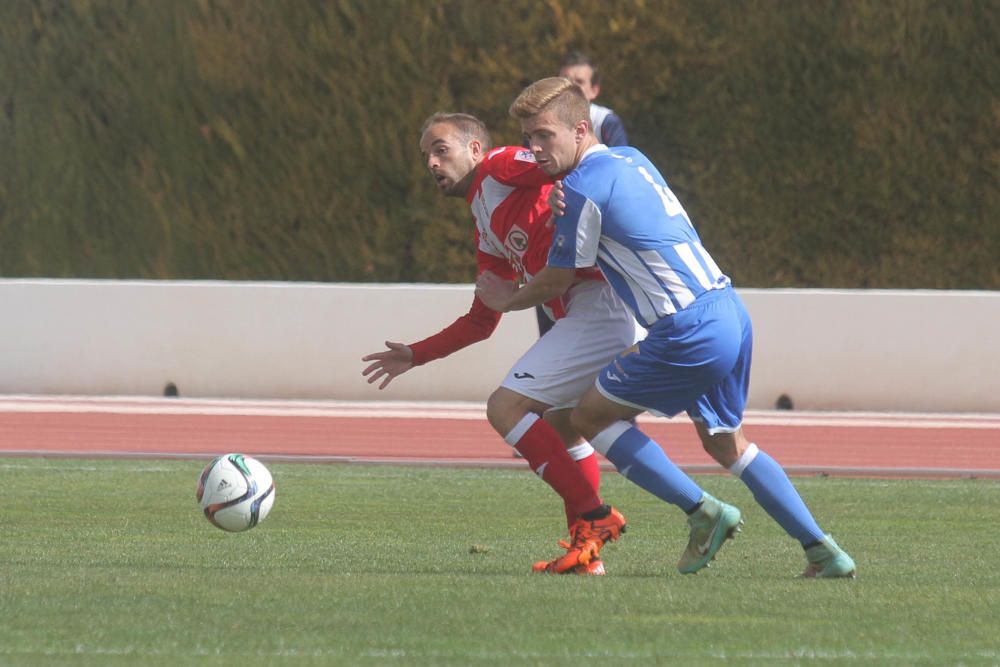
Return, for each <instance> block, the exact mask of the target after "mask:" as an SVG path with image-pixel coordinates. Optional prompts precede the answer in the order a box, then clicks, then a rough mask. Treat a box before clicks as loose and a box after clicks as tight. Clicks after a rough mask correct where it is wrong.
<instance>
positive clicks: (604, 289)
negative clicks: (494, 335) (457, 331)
mask: <svg viewBox="0 0 1000 667" xmlns="http://www.w3.org/2000/svg"><path fill="white" fill-rule="evenodd" d="M645 333H646V332H645V330H644V329H643V328H642V327H640V326H639V325H638V324H637V323H636V321H635V319H634V318H633V317H632V314H631V313H630V312H629V311H628V309H627V308H626V307H625V304H623V303H622V302H621V300H620V299H619V298H618V297H617V296H616V295H615V293H614V290H612V289H611V287H610V286H609V285H608V284H607V283H606V282H604V281H603V280H588V281H586V282H583V283H580V284H579V285H576V286H575V287H573V288H572V289H571V290H570V291H569V306H568V308H567V312H566V317H563V318H561V319H559V320H556V323H555V324H554V325H553V326H552V328H551V329H549V331H548V332H547V333H546V334H545V335H544V336H542V337H541V338H539V339H538V340H537V341H536V342H535V344H534V345H532V346H531V347H530V348H528V351H527V352H525V353H524V355H523V356H522V357H521V358H520V359H518V360H517V362H515V363H514V366H513V367H512V368H511V369H510V372H509V373H508V374H507V377H505V378H504V380H503V382H502V383H500V386H501V387H505V388H507V389H510V390H511V391H514V392H517V393H518V394H521V395H522V396H527V397H528V398H532V399H534V400H536V401H539V402H541V403H545V404H546V405H550V406H552V407H553V408H569V407H573V406H574V405H576V404H577V403H579V402H580V398H581V397H582V396H583V394H584V393H585V392H586V391H587V390H588V389H590V386H591V385H593V384H594V378H595V377H597V374H598V373H599V372H600V371H601V369H603V368H604V367H605V366H606V365H607V364H608V362H609V361H611V360H612V359H613V358H614V357H615V355H617V354H618V353H619V352H621V351H622V350H624V349H625V348H627V347H629V346H631V345H634V344H635V343H636V341H638V340H641V339H642V337H643V336H645Z"/></svg>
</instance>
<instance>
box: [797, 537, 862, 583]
mask: <svg viewBox="0 0 1000 667" xmlns="http://www.w3.org/2000/svg"><path fill="white" fill-rule="evenodd" d="M806 560H807V561H809V564H808V565H806V569H805V572H803V573H802V576H803V577H810V578H813V577H814V578H817V579H836V578H850V579H853V578H854V577H856V576H857V573H858V569H857V568H856V567H855V566H854V560H853V559H852V558H851V557H850V556H848V555H847V552H846V551H844V550H843V549H841V548H840V546H839V545H838V544H837V543H836V542H834V541H833V538H832V537H831V536H829V535H826V536H824V537H823V539H822V541H820V543H819V544H816V545H813V546H811V547H809V548H808V549H806Z"/></svg>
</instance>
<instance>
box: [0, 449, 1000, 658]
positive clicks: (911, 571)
mask: <svg viewBox="0 0 1000 667" xmlns="http://www.w3.org/2000/svg"><path fill="white" fill-rule="evenodd" d="M203 464H204V461H156V460H131V461H127V460H123V461H83V460H65V459H54V460H46V459H17V458H7V459H0V488H2V489H3V492H2V510H0V664H2V665H38V664H41V665H57V664H58V665H62V664H85V665H86V664H90V665H109V664H111V665H125V664H128V665H133V664H143V665H168V664H169V665H175V664H195V663H197V664H199V665H232V664H240V665H254V664H262V665H263V664H294V665H306V664H317V665H320V664H322V665H328V664H350V665H355V664H360V665H366V664H371V665H376V664H377V665H381V664H391V665H397V664H407V665H409V664H423V665H470V664H497V665H523V664H538V665H553V664H567V665H569V664H571V665H583V664H634V665H639V664H676V665H698V664H713V663H719V662H732V663H735V664H758V665H769V664H776V663H778V664H798V663H807V662H813V661H818V662H822V663H823V664H857V663H859V662H861V663H867V664H878V665H883V664H898V665H913V664H997V663H998V662H1000V638H998V629H997V628H998V623H1000V621H998V619H1000V568H998V567H997V562H996V561H997V555H998V553H1000V538H998V534H1000V531H998V525H997V524H998V522H1000V484H997V483H996V482H989V481H976V480H951V481H901V480H892V481H887V480H848V479H837V478H798V479H796V483H797V485H798V486H799V488H800V490H801V491H802V494H803V496H804V497H805V498H806V500H807V502H808V503H809V504H810V505H811V507H812V508H813V509H814V511H815V512H816V514H817V516H818V517H819V519H820V522H821V524H823V525H824V526H825V527H826V528H827V529H828V530H831V531H832V532H833V533H834V534H835V536H836V537H837V538H838V541H839V542H840V543H841V545H842V546H844V547H845V548H847V549H848V550H849V551H850V552H851V554H852V555H853V556H854V558H855V560H856V561H857V562H858V567H859V578H858V579H857V580H855V581H814V580H801V579H797V578H796V576H795V575H797V574H798V573H799V572H800V571H801V569H802V567H803V565H804V559H803V557H802V553H801V549H800V548H799V547H798V545H797V544H796V543H795V542H794V541H793V540H791V539H790V538H788V537H787V536H785V535H784V533H782V532H781V531H780V529H779V528H778V527H777V526H776V525H775V524H773V522H771V521H770V519H769V518H768V517H767V516H766V515H764V514H763V513H762V511H761V510H760V509H759V508H758V507H757V506H756V505H755V504H754V503H753V501H752V498H751V496H750V494H749V492H748V491H747V490H746V488H745V487H743V486H742V484H740V483H739V482H738V481H736V480H734V479H731V478H729V477H727V476H709V477H704V478H701V479H700V481H701V482H702V483H703V485H704V487H705V488H706V490H708V491H710V492H712V493H714V494H716V495H718V496H719V497H722V498H724V499H727V500H729V501H730V502H733V503H735V504H737V505H739V506H740V507H741V508H742V509H743V510H744V515H745V518H746V527H745V528H744V531H743V533H742V534H741V535H740V536H739V537H738V538H737V540H736V541H735V542H733V543H731V544H730V545H729V546H727V547H726V548H724V549H723V551H722V552H721V553H720V556H719V559H718V561H717V562H716V564H715V565H714V566H713V567H712V568H710V569H709V570H707V571H705V572H704V573H702V574H699V575H696V576H688V577H685V576H682V575H680V574H678V573H677V571H676V570H675V569H674V564H675V562H676V560H677V557H678V555H679V554H680V551H681V550H682V548H683V545H684V543H685V541H686V537H687V532H686V524H685V523H684V520H683V517H682V516H681V514H680V513H679V512H678V511H676V510H672V509H670V508H668V507H667V506H666V505H664V504H663V503H661V502H659V501H656V500H655V499H653V498H652V497H651V496H648V495H646V494H645V493H644V492H642V491H640V490H639V489H638V488H636V487H633V486H632V485H631V484H629V483H627V482H626V481H625V480H623V479H622V478H621V477H619V476H618V475H617V474H608V475H606V478H605V488H604V495H605V497H606V499H608V500H609V501H611V502H613V503H615V504H616V505H617V506H618V507H619V508H621V509H622V511H623V512H624V513H625V514H626V516H627V517H628V519H629V531H628V533H627V534H626V535H625V537H624V538H623V539H622V540H621V541H620V542H617V543H615V544H612V545H609V546H607V547H606V548H605V552H604V554H605V560H606V562H607V566H608V570H609V574H608V576H606V577H603V578H601V577H578V576H563V577H553V576H545V575H533V574H532V573H531V572H530V565H531V563H532V562H533V561H535V560H537V559H540V558H542V557H547V556H553V555H554V554H555V553H556V551H557V550H558V548H557V547H556V545H555V541H556V539H558V538H559V537H561V536H562V531H563V530H564V523H563V519H562V516H561V514H562V511H561V507H560V504H559V503H558V502H557V499H556V496H555V495H554V494H553V493H552V492H551V491H549V490H548V488H547V487H545V486H544V485H543V484H542V483H540V482H539V481H538V480H537V479H535V478H534V477H533V476H532V475H531V474H530V473H528V472H526V471H519V470H476V469H459V470H453V469H438V468H398V467H362V466H355V465H304V464H303V465H294V464H271V465H270V466H269V467H270V468H271V470H272V471H273V473H274V477H275V480H276V483H277V485H278V492H277V499H276V502H275V506H274V509H273V511H272V512H271V515H270V516H269V517H268V518H267V520H266V521H265V522H264V523H262V524H261V526H260V527H258V528H256V529H254V530H252V531H250V532H248V533H243V534H227V533H223V532H222V531H220V530H218V529H216V528H214V527H213V526H211V525H210V524H209V523H208V522H207V521H205V519H204V518H203V517H202V516H201V515H200V513H199V510H198V507H197V504H196V503H195V500H194V491H195V486H196V481H197V475H198V473H199V472H200V471H201V468H202V466H203Z"/></svg>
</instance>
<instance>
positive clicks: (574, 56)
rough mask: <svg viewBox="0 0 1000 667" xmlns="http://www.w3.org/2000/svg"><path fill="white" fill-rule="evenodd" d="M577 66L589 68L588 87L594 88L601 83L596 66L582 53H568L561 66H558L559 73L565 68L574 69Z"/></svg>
mask: <svg viewBox="0 0 1000 667" xmlns="http://www.w3.org/2000/svg"><path fill="white" fill-rule="evenodd" d="M577 65H586V66H587V67H589V68H590V72H591V74H590V85H592V86H596V85H598V84H600V83H601V75H600V73H599V72H598V71H597V65H595V64H594V61H593V60H591V59H590V58H589V57H588V56H587V54H585V53H584V52H583V51H570V52H569V53H567V54H566V56H565V57H564V58H563V61H562V65H560V66H559V71H560V72H561V71H562V70H564V69H566V68H567V67H576V66H577Z"/></svg>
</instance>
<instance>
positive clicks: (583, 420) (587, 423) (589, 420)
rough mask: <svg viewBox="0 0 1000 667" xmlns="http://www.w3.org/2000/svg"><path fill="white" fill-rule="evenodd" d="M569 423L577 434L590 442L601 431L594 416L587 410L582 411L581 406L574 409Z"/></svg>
mask: <svg viewBox="0 0 1000 667" xmlns="http://www.w3.org/2000/svg"><path fill="white" fill-rule="evenodd" d="M569 423H570V426H572V427H573V430H574V431H575V432H577V433H579V434H580V435H581V436H583V437H584V438H585V439H587V440H590V439H591V438H593V437H594V436H595V435H597V433H598V432H599V430H600V429H599V428H597V422H596V421H595V420H594V416H593V415H592V414H591V413H590V412H589V411H587V409H586V408H582V409H581V407H580V406H577V407H575V408H573V412H572V413H571V414H570V416H569ZM595 429H597V430H595Z"/></svg>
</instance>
